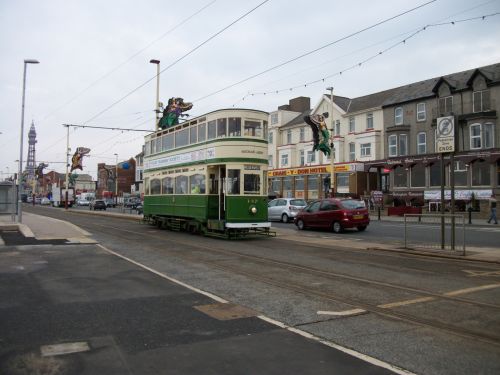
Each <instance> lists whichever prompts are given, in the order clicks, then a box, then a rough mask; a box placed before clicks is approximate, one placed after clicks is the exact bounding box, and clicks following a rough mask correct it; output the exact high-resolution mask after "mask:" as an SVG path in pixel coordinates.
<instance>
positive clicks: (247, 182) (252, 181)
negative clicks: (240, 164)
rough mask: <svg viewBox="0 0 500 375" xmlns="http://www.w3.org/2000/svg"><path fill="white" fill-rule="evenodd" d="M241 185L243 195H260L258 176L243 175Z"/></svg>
mask: <svg viewBox="0 0 500 375" xmlns="http://www.w3.org/2000/svg"><path fill="white" fill-rule="evenodd" d="M243 185H244V192H245V194H260V175H258V174H245V175H244V179H243Z"/></svg>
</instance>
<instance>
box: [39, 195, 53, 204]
mask: <svg viewBox="0 0 500 375" xmlns="http://www.w3.org/2000/svg"><path fill="white" fill-rule="evenodd" d="M40 204H41V205H42V206H50V204H51V202H50V199H49V198H47V197H43V198H42V200H41V201H40Z"/></svg>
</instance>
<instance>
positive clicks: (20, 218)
mask: <svg viewBox="0 0 500 375" xmlns="http://www.w3.org/2000/svg"><path fill="white" fill-rule="evenodd" d="M39 63H40V62H39V61H38V60H33V59H25V60H24V72H23V102H22V107H21V140H20V142H19V166H18V177H17V180H18V184H19V185H18V188H17V222H18V223H22V222H23V209H22V204H21V203H22V202H21V182H22V179H21V174H22V168H23V142H24V141H23V133H24V99H25V96H26V66H27V65H28V64H39Z"/></svg>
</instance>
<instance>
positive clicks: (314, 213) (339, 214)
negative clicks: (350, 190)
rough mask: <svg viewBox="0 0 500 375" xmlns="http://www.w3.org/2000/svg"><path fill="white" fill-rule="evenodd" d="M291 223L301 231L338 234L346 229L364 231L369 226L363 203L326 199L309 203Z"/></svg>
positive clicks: (350, 200)
mask: <svg viewBox="0 0 500 375" xmlns="http://www.w3.org/2000/svg"><path fill="white" fill-rule="evenodd" d="M293 222H294V223H295V225H296V226H297V228H299V229H301V230H302V229H305V228H326V229H331V230H333V231H334V232H335V233H340V232H342V231H343V230H344V229H346V228H357V229H358V230H359V231H364V230H365V229H366V227H367V226H368V224H370V215H369V214H368V210H367V209H366V206H365V202H363V201H360V200H355V199H350V198H348V199H338V198H328V199H322V200H318V201H314V202H312V203H310V204H309V205H308V206H306V207H305V208H304V209H303V210H302V211H300V212H298V213H297V216H296V217H295V219H294V221H293Z"/></svg>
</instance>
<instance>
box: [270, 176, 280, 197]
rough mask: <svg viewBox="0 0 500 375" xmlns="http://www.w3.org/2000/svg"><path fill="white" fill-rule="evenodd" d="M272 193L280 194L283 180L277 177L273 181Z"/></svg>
mask: <svg viewBox="0 0 500 375" xmlns="http://www.w3.org/2000/svg"><path fill="white" fill-rule="evenodd" d="M271 191H272V192H273V193H275V194H279V193H280V191H281V178H280V177H275V178H272V179H271Z"/></svg>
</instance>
